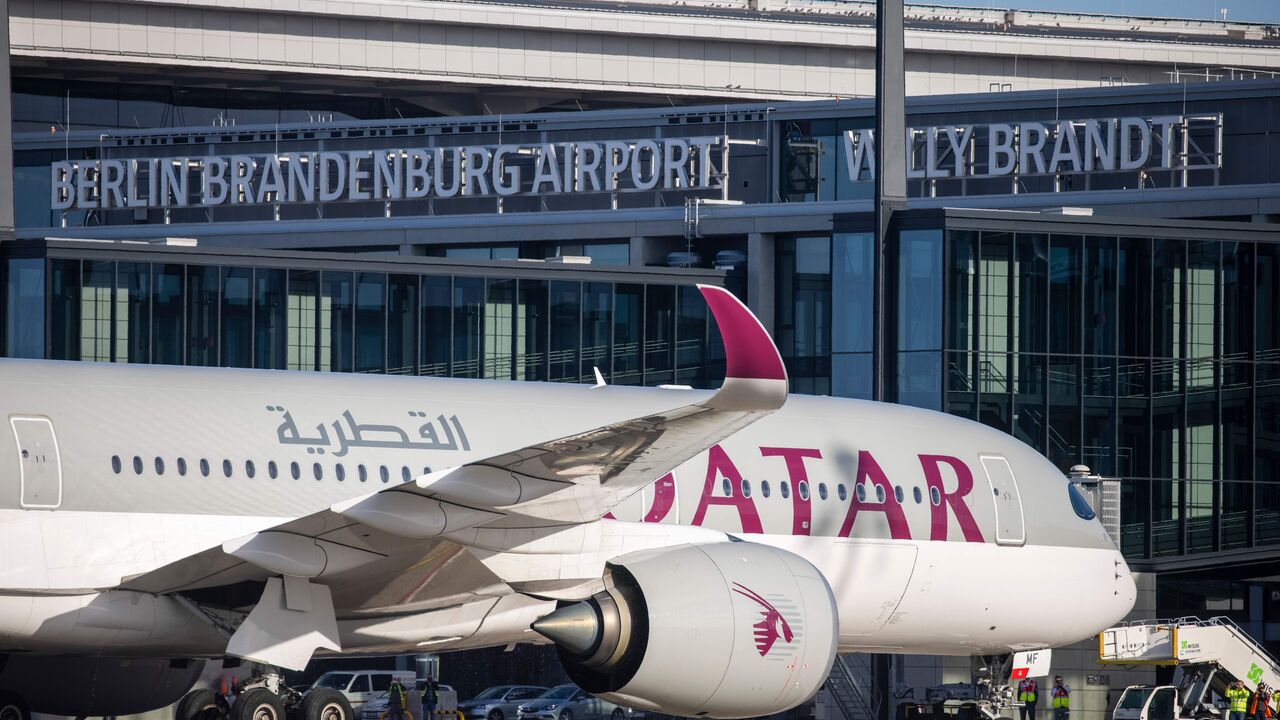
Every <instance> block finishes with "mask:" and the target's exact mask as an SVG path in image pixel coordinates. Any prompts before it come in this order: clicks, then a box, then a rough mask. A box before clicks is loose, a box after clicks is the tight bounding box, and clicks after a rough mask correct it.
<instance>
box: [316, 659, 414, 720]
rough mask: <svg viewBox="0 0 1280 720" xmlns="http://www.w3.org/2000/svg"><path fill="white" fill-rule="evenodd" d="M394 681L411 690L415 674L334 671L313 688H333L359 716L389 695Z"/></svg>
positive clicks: (401, 671)
mask: <svg viewBox="0 0 1280 720" xmlns="http://www.w3.org/2000/svg"><path fill="white" fill-rule="evenodd" d="M393 679H395V680H399V681H400V683H401V684H402V685H404V686H405V687H406V688H411V687H413V686H414V685H413V683H414V679H415V674H414V672H413V671H412V670H332V671H330V672H327V673H325V674H323V675H321V676H320V677H318V678H316V681H315V682H314V683H312V684H311V687H312V688H331V689H333V690H337V691H338V692H340V693H342V694H343V695H345V696H346V697H347V701H348V702H350V703H351V710H352V711H353V712H355V714H356V715H357V716H358V715H359V714H360V711H361V710H362V709H363V708H364V705H365V703H367V702H369V701H370V700H373V699H374V698H377V697H382V696H385V695H386V694H387V689H388V688H390V687H391V681H392V680H393Z"/></svg>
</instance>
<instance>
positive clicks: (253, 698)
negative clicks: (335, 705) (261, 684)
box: [231, 688, 350, 720]
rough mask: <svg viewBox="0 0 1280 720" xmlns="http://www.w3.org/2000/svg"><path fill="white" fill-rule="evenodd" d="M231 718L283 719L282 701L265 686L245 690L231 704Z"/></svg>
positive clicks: (236, 719) (233, 719)
mask: <svg viewBox="0 0 1280 720" xmlns="http://www.w3.org/2000/svg"><path fill="white" fill-rule="evenodd" d="M348 717H350V716H348ZM231 720H285V714H284V703H283V702H282V701H281V700H280V697H279V696H278V695H276V694H275V693H273V692H271V691H270V690H267V689H266V688H254V689H252V690H246V691H245V692H242V693H240V695H239V697H237V698H236V703H235V705H233V706H231Z"/></svg>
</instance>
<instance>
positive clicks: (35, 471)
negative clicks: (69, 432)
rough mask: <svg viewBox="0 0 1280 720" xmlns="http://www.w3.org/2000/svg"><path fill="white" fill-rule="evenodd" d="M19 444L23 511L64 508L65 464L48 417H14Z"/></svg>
mask: <svg viewBox="0 0 1280 720" xmlns="http://www.w3.org/2000/svg"><path fill="white" fill-rule="evenodd" d="M9 426H10V427H12V428H13V437H14V440H15V441H16V442H17V453H18V475H19V478H18V482H19V485H20V487H21V496H22V507H24V508H32V509H41V508H42V509H52V508H56V507H58V506H59V505H61V504H62V460H61V458H60V457H59V456H58V438H57V436H56V435H55V434H54V432H53V423H52V422H51V421H50V420H49V418H46V417H29V416H20V415H11V416H10V417H9Z"/></svg>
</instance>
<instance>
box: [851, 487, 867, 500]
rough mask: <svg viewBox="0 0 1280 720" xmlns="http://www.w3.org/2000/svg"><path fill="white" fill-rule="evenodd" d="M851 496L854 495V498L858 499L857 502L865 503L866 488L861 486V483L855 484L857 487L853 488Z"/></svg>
mask: <svg viewBox="0 0 1280 720" xmlns="http://www.w3.org/2000/svg"><path fill="white" fill-rule="evenodd" d="M853 494H854V496H855V497H857V498H858V502H866V501H867V486H866V485H863V484H862V483H858V484H857V486H855V487H854V488H853Z"/></svg>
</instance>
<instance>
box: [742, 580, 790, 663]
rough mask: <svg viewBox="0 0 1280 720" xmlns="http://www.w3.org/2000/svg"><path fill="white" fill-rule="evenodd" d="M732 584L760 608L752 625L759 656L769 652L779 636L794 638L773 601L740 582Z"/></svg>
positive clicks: (788, 625)
mask: <svg viewBox="0 0 1280 720" xmlns="http://www.w3.org/2000/svg"><path fill="white" fill-rule="evenodd" d="M733 585H734V587H733V591H734V592H736V593H738V594H739V595H743V596H746V597H748V598H751V599H752V600H754V601H755V603H756V604H757V605H759V606H760V607H761V608H762V610H761V611H760V615H761V619H760V622H758V623H756V624H755V625H753V626H752V627H754V628H755V629H756V632H755V637H756V650H758V651H760V657H764V656H765V655H768V654H769V651H770V650H772V649H773V644H774V643H776V642H777V641H778V638H779V637H781V638H782V641H783V642H791V641H792V640H793V639H794V638H795V633H793V632H791V624H790V623H788V622H787V619H786V618H785V617H783V616H782V612H781V611H779V610H778V608H776V607H774V606H773V603H770V602H769V601H768V600H765V599H764V598H763V597H760V594H759V593H757V592H756V591H754V590H752V589H750V588H748V587H747V586H745V585H743V584H742V583H734V584H733Z"/></svg>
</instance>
